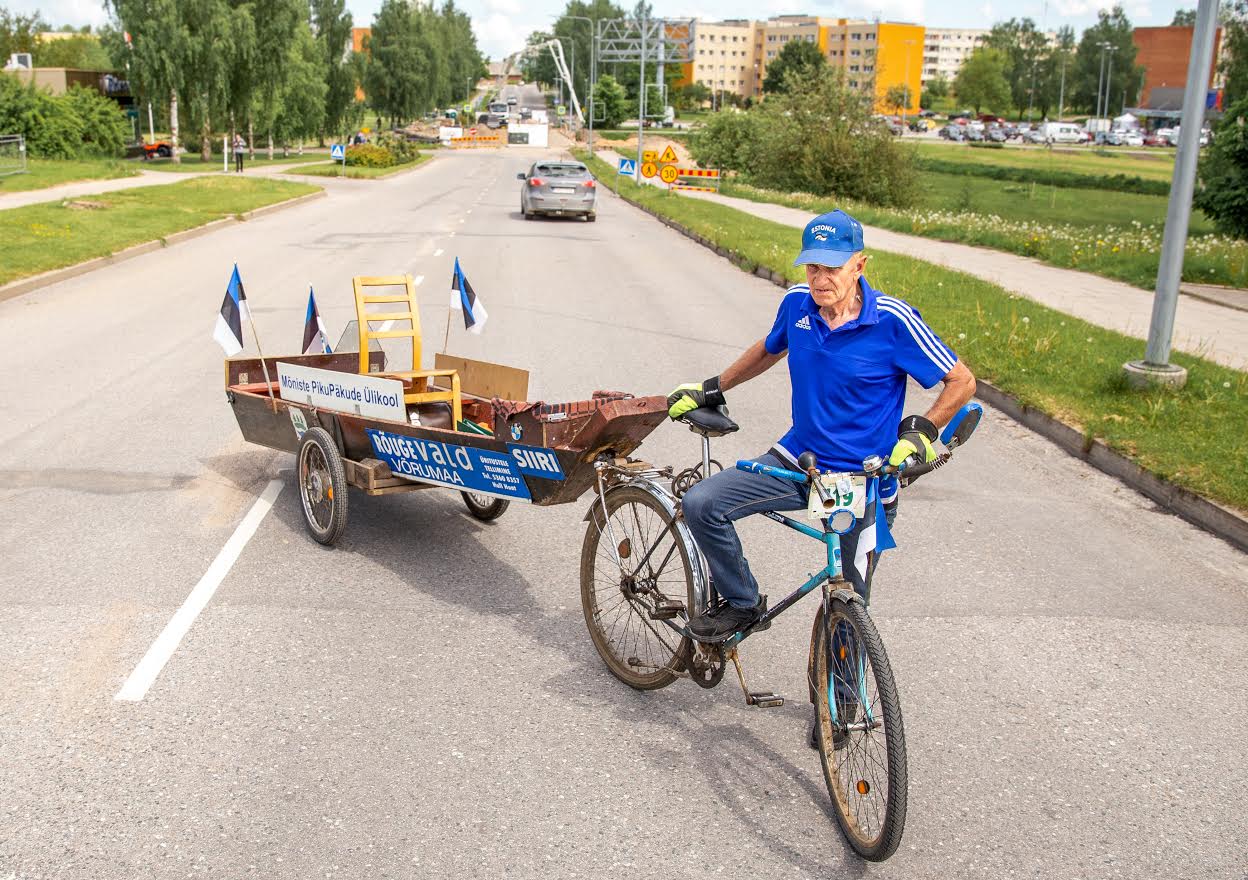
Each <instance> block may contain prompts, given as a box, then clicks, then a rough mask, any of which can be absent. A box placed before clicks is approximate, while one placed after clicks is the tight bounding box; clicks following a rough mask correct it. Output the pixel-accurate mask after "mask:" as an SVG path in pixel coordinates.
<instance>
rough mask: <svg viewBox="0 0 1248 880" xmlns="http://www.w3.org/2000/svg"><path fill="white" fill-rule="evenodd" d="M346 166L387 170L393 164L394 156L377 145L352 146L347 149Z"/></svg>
mask: <svg viewBox="0 0 1248 880" xmlns="http://www.w3.org/2000/svg"><path fill="white" fill-rule="evenodd" d="M347 164H348V165H354V166H356V167H358V168H389V167H391V166H392V165H394V164H395V161H394V154H393V153H391V152H390V151H389V150H387V149H386V148H385V147H381V146H378V145H377V144H352V145H351V146H349V147H347Z"/></svg>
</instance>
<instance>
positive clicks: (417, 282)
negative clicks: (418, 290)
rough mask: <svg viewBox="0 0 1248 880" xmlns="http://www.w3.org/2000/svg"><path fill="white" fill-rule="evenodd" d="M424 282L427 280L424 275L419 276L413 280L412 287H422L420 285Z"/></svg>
mask: <svg viewBox="0 0 1248 880" xmlns="http://www.w3.org/2000/svg"><path fill="white" fill-rule="evenodd" d="M424 280H425V276H424V275H417V276H416V277H415V278H413V279H412V286H413V287H420V285H421V284H422V283H424Z"/></svg>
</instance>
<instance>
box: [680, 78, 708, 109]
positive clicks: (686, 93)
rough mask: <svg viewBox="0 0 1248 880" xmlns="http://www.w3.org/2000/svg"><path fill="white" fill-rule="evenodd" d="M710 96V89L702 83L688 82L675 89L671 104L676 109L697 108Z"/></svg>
mask: <svg viewBox="0 0 1248 880" xmlns="http://www.w3.org/2000/svg"><path fill="white" fill-rule="evenodd" d="M711 97H712V94H711V90H710V89H708V88H707V87H706V86H704V85H702V83H696V82H695V83H689V84H688V85H684V86H681V87H680V88H679V89H677V90H676V93H675V101H674V102H673V105H674V106H675V107H676V109H677V110H697V109H698V108H699V107H701V106H702V105H703V104H705V103H706V102H707V101H709V100H711Z"/></svg>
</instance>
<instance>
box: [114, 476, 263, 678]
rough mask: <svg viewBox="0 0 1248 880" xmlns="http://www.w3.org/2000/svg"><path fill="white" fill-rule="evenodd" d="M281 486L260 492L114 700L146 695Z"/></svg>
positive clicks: (235, 559)
mask: <svg viewBox="0 0 1248 880" xmlns="http://www.w3.org/2000/svg"><path fill="white" fill-rule="evenodd" d="M283 486H285V483H284V482H282V481H281V480H270V481H269V485H267V486H265V487H264V491H263V492H261V493H260V497H259V498H257V499H256V503H255V504H253V505H252V506H251V510H249V511H247V515H246V516H244V517H243V521H242V522H240V523H239V524H238V528H236V529H235V530H234V534H232V535H230V539H229V540H228V541H226V542H225V546H224V547H222V548H221V552H220V553H218V554H217V558H216V559H214V560H212V565H210V566H208V570H207V571H206V572H204V576H203V577H201V578H200V579H199V583H197V584H196V585H195V588H194V589H193V590H191V594H190V595H189V596H187V597H186V601H185V602H183V603H182V607H181V608H179V609H178V610H177V611H176V612H174V615H173V617H171V618H170V619H169V622H168V623H167V624H165V628H164V630H162V631H161V633H160V635H159V636H157V637H156V641H154V642H152V646H151V647H150V648H148V649H147V653H146V654H144V655H143V659H142V660H140V661H139V665H138V666H136V667H134V671H133V672H131V673H130V677H129V678H127V679H126V683H125V684H123V685H122V686H121V690H119V691H118V692H117V695H116V696H114V697H113V699H114V700H130V701H133V702H138V701H139V700H142V699H143V697H145V696H146V695H147V690H148V688H150V687H151V686H152V685H153V684H155V683H156V678H157V677H158V676H159V675H160V672H161V670H162V669H164V668H165V664H166V663H168V662H169V658H170V657H172V656H173V654H174V652H175V651H177V650H178V645H179V644H181V642H182V637H183V636H185V635H186V634H187V632H188V631H189V630H190V628H191V624H193V623H194V622H195V618H196V617H198V616H199V612H201V611H203V610H204V607H205V606H206V605H207V604H208V602H209V601H210V600H211V599H212V596H213V594H214V593H216V592H217V587H219V586H221V582H222V581H224V580H225V576H226V575H227V574H229V573H230V569H231V568H232V567H233V566H234V563H235V562H237V561H238V557H239V556H240V555H242V552H243V548H244V547H246V546H247V542H248V541H250V540H251V536H252V535H254V534H255V533H256V529H258V528H259V527H260V523H261V521H263V519H264V517H265V515H266V514H267V513H268V512H269V511H270V510H271V509H272V508H273V502H274V501H276V500H277V496H278V495H280V494H281V492H282V487H283Z"/></svg>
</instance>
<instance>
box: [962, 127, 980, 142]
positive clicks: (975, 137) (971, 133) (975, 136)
mask: <svg viewBox="0 0 1248 880" xmlns="http://www.w3.org/2000/svg"><path fill="white" fill-rule="evenodd" d="M966 139H967V140H968V141H982V140H983V139H984V132H983V130H982V129H979V128H972V127H970V126H969V125H968V126H967V127H966Z"/></svg>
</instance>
